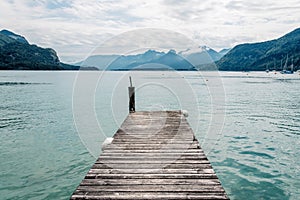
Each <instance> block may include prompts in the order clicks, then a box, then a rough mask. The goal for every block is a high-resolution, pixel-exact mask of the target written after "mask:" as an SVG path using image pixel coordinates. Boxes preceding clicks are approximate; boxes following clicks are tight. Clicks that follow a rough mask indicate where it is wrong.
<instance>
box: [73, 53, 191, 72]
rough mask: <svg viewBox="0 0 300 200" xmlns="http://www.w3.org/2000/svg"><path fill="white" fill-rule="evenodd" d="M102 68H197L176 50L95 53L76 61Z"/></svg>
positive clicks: (85, 65) (123, 69) (80, 63)
mask: <svg viewBox="0 0 300 200" xmlns="http://www.w3.org/2000/svg"><path fill="white" fill-rule="evenodd" d="M76 64H79V65H80V66H84V67H87V66H93V67H97V68H98V69H100V70H114V71H118V70H121V71H125V70H195V68H194V67H193V65H192V64H191V63H189V62H188V61H187V60H186V59H185V58H183V57H182V56H180V55H178V54H177V53H176V52H175V51H174V50H170V51H169V52H168V53H164V52H158V51H155V50H148V51H146V52H144V53H141V54H136V55H93V56H90V57H88V58H87V59H86V60H84V61H82V62H79V63H76Z"/></svg>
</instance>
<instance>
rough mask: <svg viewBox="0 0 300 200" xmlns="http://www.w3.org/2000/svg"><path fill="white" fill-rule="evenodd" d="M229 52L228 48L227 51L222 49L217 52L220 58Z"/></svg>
mask: <svg viewBox="0 0 300 200" xmlns="http://www.w3.org/2000/svg"><path fill="white" fill-rule="evenodd" d="M230 50H231V48H229V49H222V50H221V51H219V52H218V53H219V54H220V55H221V57H223V56H225V55H226V54H227V53H228V52H229V51H230Z"/></svg>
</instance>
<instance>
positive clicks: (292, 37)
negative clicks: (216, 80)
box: [217, 28, 300, 71]
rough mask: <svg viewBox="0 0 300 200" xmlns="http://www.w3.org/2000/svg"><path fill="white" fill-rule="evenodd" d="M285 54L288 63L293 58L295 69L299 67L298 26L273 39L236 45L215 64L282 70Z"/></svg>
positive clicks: (238, 68) (234, 68)
mask: <svg viewBox="0 0 300 200" xmlns="http://www.w3.org/2000/svg"><path fill="white" fill-rule="evenodd" d="M287 56H288V57H289V58H290V60H289V65H291V62H292V60H293V64H294V65H295V66H296V68H295V70H297V69H299V66H300V28H298V29H296V30H294V31H292V32H290V33H288V34H286V35H284V36H283V37H280V38H278V39H275V40H270V41H266V42H260V43H252V44H241V45H237V46H236V47H234V48H233V49H232V50H231V51H229V52H228V53H227V54H226V55H225V56H224V57H223V58H221V59H220V60H219V61H218V62H217V65H218V67H219V69H220V70H230V71H262V70H266V69H270V70H282V65H281V63H282V62H284V61H285V59H286V57H287Z"/></svg>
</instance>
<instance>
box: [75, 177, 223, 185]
mask: <svg viewBox="0 0 300 200" xmlns="http://www.w3.org/2000/svg"><path fill="white" fill-rule="evenodd" d="M156 184H164V185H221V183H220V181H219V180H218V179H188V180H186V179H145V178H144V179H84V180H83V181H82V182H81V184H80V185H81V186H89V185H129V186H130V185H156Z"/></svg>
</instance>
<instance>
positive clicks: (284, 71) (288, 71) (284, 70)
mask: <svg viewBox="0 0 300 200" xmlns="http://www.w3.org/2000/svg"><path fill="white" fill-rule="evenodd" d="M288 60H289V55H287V56H286V61H285V64H284V66H283V69H282V71H281V72H280V73H282V74H293V73H294V63H293V61H292V65H291V67H290V70H288Z"/></svg>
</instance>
